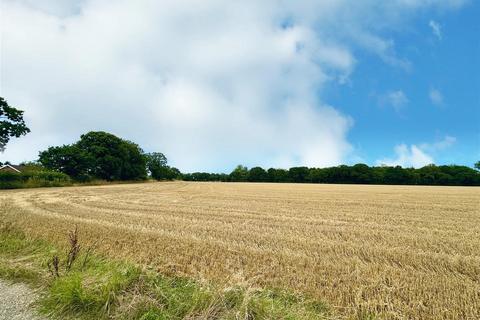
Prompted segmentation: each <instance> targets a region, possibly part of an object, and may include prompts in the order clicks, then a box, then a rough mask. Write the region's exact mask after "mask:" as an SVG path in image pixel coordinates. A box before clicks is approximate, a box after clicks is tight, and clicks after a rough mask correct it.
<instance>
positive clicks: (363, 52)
mask: <svg viewBox="0 0 480 320" xmlns="http://www.w3.org/2000/svg"><path fill="white" fill-rule="evenodd" d="M0 3H1V8H0V36H1V39H0V41H1V42H0V44H1V51H0V52H1V55H0V62H1V63H0V67H1V69H0V96H2V97H4V98H5V99H6V100H7V101H8V103H9V104H10V105H12V106H16V107H18V108H20V109H22V110H24V111H25V120H26V122H27V124H28V125H29V127H30V129H31V130H32V132H31V133H30V134H28V135H27V136H25V137H22V138H19V139H12V140H11V142H10V143H9V144H8V145H7V149H6V150H5V152H4V153H2V154H0V161H7V160H9V161H11V162H12V163H19V162H21V161H27V160H35V159H36V158H37V156H38V152H39V151H41V150H45V149H46V148H47V147H49V146H56V145H62V144H69V143H73V142H75V141H77V140H78V139H79V137H80V135H81V134H83V133H86V132H88V131H92V130H95V131H100V130H101V131H108V132H111V133H113V134H116V135H118V136H120V137H122V138H125V139H128V140H131V141H134V142H136V143H138V144H139V145H140V146H141V147H142V148H143V149H144V150H145V151H146V152H153V151H159V152H163V153H164V154H165V155H166V156H167V158H168V159H169V163H170V164H171V165H173V166H176V167H178V168H179V169H180V170H182V171H185V172H192V171H210V172H229V171H231V170H232V169H233V168H234V167H235V166H236V165H238V164H244V165H247V166H248V167H253V166H263V167H265V168H268V167H285V168H286V167H291V166H300V165H306V166H311V167H326V166H334V165H339V164H355V163H366V164H369V165H401V166H404V167H422V166H424V165H427V164H430V163H435V164H439V165H440V164H453V163H455V164H461V165H468V166H473V163H475V162H476V161H478V160H480V76H479V73H480V58H479V57H480V41H479V39H480V37H479V34H480V22H479V19H478V17H479V16H480V2H479V1H473V0H472V1H468V0H391V1H380V0H377V1H375V0H363V1H349V0H296V1H286V0H264V1H257V0H245V1H225V0H163V1H153V0H138V1H126V0H119V1H110V0H72V1H65V0H2V1H1V2H0Z"/></svg>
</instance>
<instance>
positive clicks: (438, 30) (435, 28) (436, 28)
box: [428, 20, 442, 40]
mask: <svg viewBox="0 0 480 320" xmlns="http://www.w3.org/2000/svg"><path fill="white" fill-rule="evenodd" d="M428 25H429V26H430V28H431V29H432V33H433V35H434V36H435V37H437V39H438V40H442V26H441V25H440V23H438V22H436V21H434V20H430V22H429V23H428Z"/></svg>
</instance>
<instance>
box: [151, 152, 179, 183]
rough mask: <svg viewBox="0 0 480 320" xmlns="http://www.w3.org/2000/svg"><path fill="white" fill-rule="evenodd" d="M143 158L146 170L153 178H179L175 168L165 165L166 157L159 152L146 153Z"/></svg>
mask: <svg viewBox="0 0 480 320" xmlns="http://www.w3.org/2000/svg"><path fill="white" fill-rule="evenodd" d="M145 159H146V163H147V170H148V171H149V172H150V176H151V177H152V178H153V179H156V180H173V179H177V178H179V177H180V175H181V173H180V171H179V170H178V169H177V168H172V167H169V166H168V165H167V157H165V155H164V154H163V153H161V152H152V153H146V154H145Z"/></svg>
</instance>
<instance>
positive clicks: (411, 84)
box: [325, 1, 480, 166]
mask: <svg viewBox="0 0 480 320" xmlns="http://www.w3.org/2000/svg"><path fill="white" fill-rule="evenodd" d="M478 17H480V3H479V2H478V1H477V2H472V3H469V4H468V5H466V6H465V7H464V8H462V9H461V10H456V11H453V12H448V13H445V12H433V13H432V12H423V13H420V14H419V15H418V16H416V17H415V19H414V21H413V24H412V25H409V26H408V27H407V28H406V29H405V30H401V31H399V32H396V33H392V34H391V37H392V39H394V41H395V47H396V50H397V53H398V55H399V56H401V57H403V58H405V59H408V61H410V62H411V70H408V71H405V70H403V69H401V68H395V67H392V66H391V65H388V64H385V63H384V62H383V61H381V60H379V59H378V58H377V57H376V56H375V55H372V54H368V53H365V52H358V53H357V59H358V61H359V63H358V65H357V67H356V69H355V72H353V73H352V75H351V77H350V83H349V84H347V85H340V86H339V85H335V84H334V85H332V86H329V87H328V89H326V90H325V92H326V96H327V98H326V99H327V100H328V101H329V102H330V103H332V104H333V105H335V106H338V108H339V109H340V110H342V111H343V112H345V113H346V114H349V115H350V116H352V117H353V118H354V119H355V125H354V126H353V128H352V129H351V131H350V141H351V142H352V144H353V145H355V147H356V149H357V151H358V152H357V155H358V156H359V157H360V158H361V159H364V160H365V162H367V163H375V162H376V160H377V159H380V158H382V157H384V156H385V155H388V154H391V156H392V157H393V156H394V155H393V153H394V151H393V148H392V144H407V145H411V144H417V145H418V144H421V143H432V142H434V141H437V142H438V141H440V140H443V139H444V138H445V136H450V137H454V138H455V142H454V143H452V145H451V146H449V147H448V148H445V149H443V150H438V152H434V153H435V157H434V159H435V162H436V163H438V164H452V163H456V164H464V165H468V166H472V164H473V163H474V162H476V161H478V159H479V158H480V134H479V130H480V77H479V71H480V40H479V39H480V38H479V34H480V23H479V20H478ZM430 21H434V23H437V24H438V25H439V26H440V28H441V31H440V32H441V35H440V36H438V35H435V34H434V31H433V29H432V27H431V26H430V25H429V22H430ZM397 91H401V92H403V93H404V94H405V97H406V99H407V100H408V101H406V102H405V103H404V104H402V105H401V106H399V107H398V108H395V106H393V105H391V103H388V102H386V101H382V98H381V97H379V96H381V95H384V94H388V92H397ZM431 91H436V92H438V93H439V95H440V96H441V97H442V98H441V100H442V101H432V98H431V97H430V93H431ZM355 160H357V159H355V158H354V159H351V161H353V162H355Z"/></svg>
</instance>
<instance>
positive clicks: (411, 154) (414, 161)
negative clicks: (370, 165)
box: [376, 136, 456, 168]
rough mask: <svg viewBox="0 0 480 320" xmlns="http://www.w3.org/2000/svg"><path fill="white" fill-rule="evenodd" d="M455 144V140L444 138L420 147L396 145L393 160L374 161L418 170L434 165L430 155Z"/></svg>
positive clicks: (450, 137) (453, 138) (448, 137)
mask: <svg viewBox="0 0 480 320" xmlns="http://www.w3.org/2000/svg"><path fill="white" fill-rule="evenodd" d="M455 142H456V138H455V137H452V136H445V138H444V139H442V140H440V141H436V142H434V143H422V144H420V145H415V144H412V145H410V146H408V145H406V144H403V143H402V144H399V145H396V146H395V148H394V151H395V157H394V158H384V159H380V160H377V161H376V164H377V165H387V166H402V167H404V168H406V167H414V168H420V167H423V166H426V165H428V164H432V163H435V160H434V158H433V156H432V153H436V152H438V151H442V150H445V149H447V148H449V147H451V146H452V145H453V144H454V143H455Z"/></svg>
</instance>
